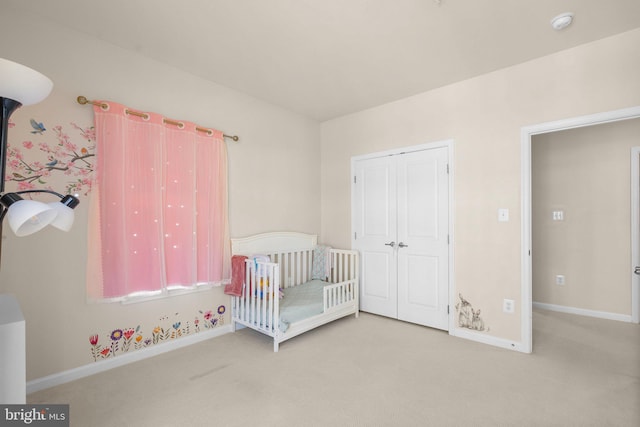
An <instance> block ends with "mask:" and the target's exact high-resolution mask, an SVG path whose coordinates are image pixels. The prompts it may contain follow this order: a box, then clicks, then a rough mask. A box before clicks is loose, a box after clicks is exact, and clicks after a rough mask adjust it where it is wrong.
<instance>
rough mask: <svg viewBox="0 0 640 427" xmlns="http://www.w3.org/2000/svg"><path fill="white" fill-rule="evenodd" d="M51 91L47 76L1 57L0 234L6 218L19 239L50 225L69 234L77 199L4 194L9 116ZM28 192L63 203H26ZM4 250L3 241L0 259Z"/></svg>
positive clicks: (25, 192)
mask: <svg viewBox="0 0 640 427" xmlns="http://www.w3.org/2000/svg"><path fill="white" fill-rule="evenodd" d="M52 88H53V83H52V82H51V80H50V79H49V78H47V77H46V76H44V75H42V74H40V73H39V72H37V71H35V70H32V69H31V68H29V67H26V66H24V65H21V64H18V63H16V62H13V61H9V60H7V59H3V58H0V104H1V111H0V114H1V121H0V235H1V234H2V223H3V221H4V218H5V216H6V217H7V222H8V223H9V227H10V228H11V229H12V230H13V232H14V233H15V234H16V235H17V236H27V235H29V234H32V233H35V232H37V231H39V230H41V229H42V228H44V227H45V226H47V225H49V224H51V225H52V226H54V227H57V228H59V229H61V230H64V231H69V229H70V228H71V225H72V224H73V220H74V214H73V209H74V208H75V207H76V206H77V205H78V203H80V201H79V200H78V198H77V197H75V196H71V195H62V194H59V193H56V192H55V191H51V190H24V191H15V192H11V193H5V192H4V181H5V173H6V172H5V170H6V163H7V158H6V157H7V134H8V131H9V117H10V116H11V114H12V113H13V112H14V111H15V110H16V109H17V108H18V107H20V106H22V105H31V104H36V103H38V102H40V101H42V100H43V99H45V98H46V97H47V96H49V93H50V92H51V89H52ZM27 193H48V194H52V195H54V196H56V197H58V198H60V200H58V201H56V202H53V203H42V202H38V201H36V200H25V199H23V198H22V197H21V196H20V195H21V194H27ZM1 247H2V240H1V239H0V257H1V250H2V249H1Z"/></svg>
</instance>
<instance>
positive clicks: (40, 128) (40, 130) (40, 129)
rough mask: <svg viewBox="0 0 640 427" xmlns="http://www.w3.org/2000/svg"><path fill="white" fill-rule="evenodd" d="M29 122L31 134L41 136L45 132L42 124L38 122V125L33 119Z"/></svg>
mask: <svg viewBox="0 0 640 427" xmlns="http://www.w3.org/2000/svg"><path fill="white" fill-rule="evenodd" d="M30 122H31V127H32V128H33V129H34V130H32V131H31V133H33V134H36V133H37V134H40V135H42V133H43V132H44V131H45V130H46V129H45V127H44V123H42V122H40V123H38V122H37V121H35V120H34V119H31V120H30Z"/></svg>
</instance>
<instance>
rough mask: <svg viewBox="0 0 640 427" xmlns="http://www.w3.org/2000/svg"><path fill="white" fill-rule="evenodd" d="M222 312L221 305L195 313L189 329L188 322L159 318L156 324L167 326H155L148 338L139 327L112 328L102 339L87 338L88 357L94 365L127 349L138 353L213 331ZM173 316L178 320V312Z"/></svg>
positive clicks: (189, 323)
mask: <svg viewBox="0 0 640 427" xmlns="http://www.w3.org/2000/svg"><path fill="white" fill-rule="evenodd" d="M225 312H226V307H225V306H224V305H221V306H218V308H217V310H206V311H202V310H199V311H198V315H196V316H195V319H194V321H193V325H194V326H193V328H192V327H191V322H190V321H188V320H187V321H184V320H180V319H175V320H169V316H163V317H161V318H160V322H165V323H167V325H156V326H155V327H154V328H153V329H152V330H151V334H150V335H149V334H146V335H145V333H144V332H143V330H142V327H141V326H140V325H138V326H136V327H135V328H130V327H128V328H116V329H113V330H111V332H108V333H106V334H104V335H103V337H104V338H103V339H102V340H100V335H99V334H94V335H91V336H89V344H90V346H91V347H90V352H91V357H93V361H94V362H97V361H98V360H102V359H107V358H110V357H115V356H117V355H118V354H124V353H127V352H129V351H131V350H139V349H141V348H145V347H149V346H152V345H156V344H159V343H161V342H163V341H169V340H173V339H176V338H180V337H182V336H186V335H190V334H191V333H198V332H200V331H201V330H206V329H211V328H215V327H217V326H220V325H223V324H224V313H225ZM175 316H176V317H178V316H179V313H176V314H175ZM132 345H133V347H132Z"/></svg>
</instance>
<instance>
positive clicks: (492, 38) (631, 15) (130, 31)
mask: <svg viewBox="0 0 640 427" xmlns="http://www.w3.org/2000/svg"><path fill="white" fill-rule="evenodd" d="M2 3H3V6H1V7H2V8H4V7H9V8H12V9H14V10H19V11H24V12H27V13H29V14H36V15H41V16H42V17H44V18H46V19H50V20H53V21H55V22H57V23H59V24H61V25H64V26H66V27H69V28H72V29H75V30H77V31H80V32H82V33H86V34H89V35H91V36H94V37H97V38H99V39H101V40H103V41H105V42H108V43H112V44H114V45H117V46H120V47H122V48H125V49H130V50H132V51H135V52H137V53H139V54H141V55H144V56H147V57H150V58H154V59H156V60H158V61H161V62H164V63H167V64H170V65H172V66H175V67H178V68H180V69H182V70H184V71H187V72H189V73H192V74H195V75H197V76H200V77H202V78H205V79H208V80H211V81H213V82H216V83H218V84H222V85H224V86H227V87H230V88H232V89H235V90H238V91H241V92H244V93H246V94H248V95H251V96H254V97H256V98H259V99H262V100H265V101H267V102H269V103H272V104H275V105H279V106H281V107H284V108H286V109H288V110H292V111H294V112H297V113H299V114H301V115H304V116H307V117H309V118H312V119H315V120H318V121H324V120H328V119H331V118H335V117H339V116H342V115H345V114H349V113H352V112H356V111H360V110H363V109H367V108H370V107H373V106H377V105H381V104H384V103H387V102H390V101H394V100H397V99H401V98H405V97H408V96H411V95H415V94H418V93H421V92H424V91H427V90H430V89H434V88H437V87H441V86H444V85H447V84H450V83H454V82H457V81H460V80H464V79H468V78H471V77H474V76H477V75H480V74H484V73H487V72H491V71H494V70H497V69H500V68H504V67H507V66H510V65H514V64H518V63H522V62H525V61H528V60H531V59H534V58H538V57H541V56H545V55H548V54H551V53H553V52H557V51H560V50H564V49H567V48H571V47H573V46H577V45H580V44H583V43H587V42H590V41H593V40H597V39H601V38H604V37H607V36H610V35H614V34H618V33H621V32H625V31H628V30H631V29H634V28H638V27H640V1H639V0H440V1H438V0H182V1H180V2H178V1H175V0H171V1H170V0H108V1H87V0H61V1H50V0H2ZM563 12H573V13H574V14H575V19H574V23H573V25H571V26H570V27H569V28H567V29H565V30H563V31H560V32H558V31H554V30H553V29H552V28H551V26H550V20H551V18H553V17H554V16H556V15H558V14H561V13H563Z"/></svg>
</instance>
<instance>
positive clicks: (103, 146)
mask: <svg viewBox="0 0 640 427" xmlns="http://www.w3.org/2000/svg"><path fill="white" fill-rule="evenodd" d="M94 112H95V127H96V140H97V147H96V153H97V155H96V178H95V183H94V186H93V191H92V194H91V206H90V212H89V258H88V268H87V273H88V277H87V286H88V291H89V297H90V298H91V299H111V300H123V299H129V298H132V297H140V296H153V295H163V294H168V293H170V292H171V291H172V290H176V289H195V288H197V287H199V286H211V285H220V284H223V283H228V282H229V278H230V248H229V238H228V219H227V166H226V162H227V156H226V145H225V143H224V140H223V135H222V133H221V132H219V131H213V130H212V131H209V132H202V131H199V130H196V126H195V125H194V124H193V123H188V122H184V123H179V125H177V126H176V125H175V124H173V123H174V122H170V123H167V120H165V119H164V118H163V117H162V116H160V115H158V114H154V113H137V112H132V111H131V110H128V109H127V108H126V107H125V106H123V105H120V104H116V103H112V102H109V103H106V102H101V105H97V106H95V107H94Z"/></svg>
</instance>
